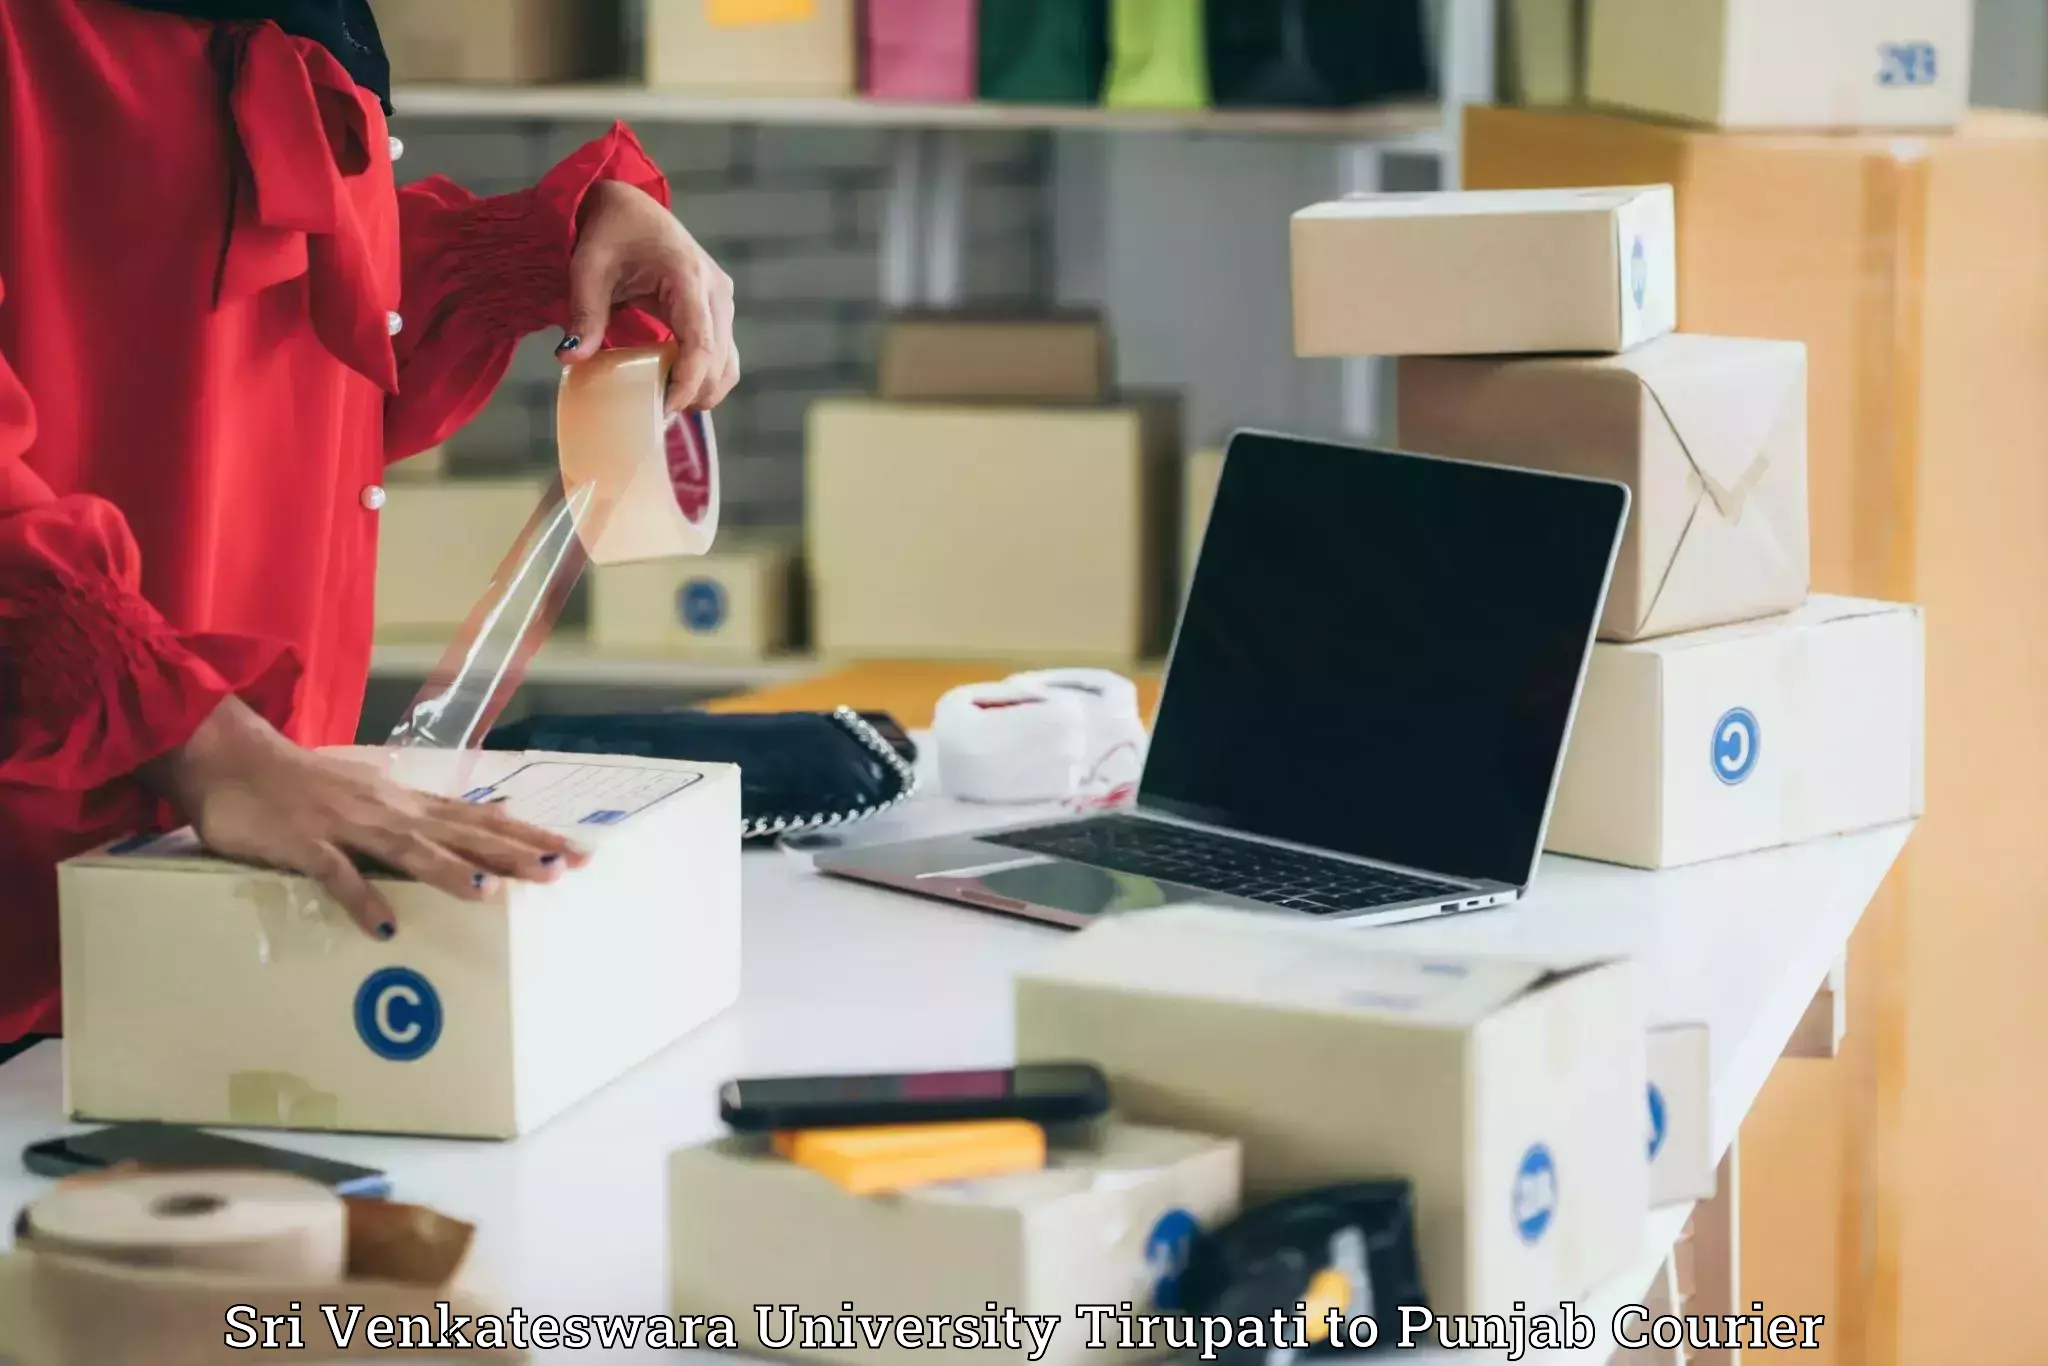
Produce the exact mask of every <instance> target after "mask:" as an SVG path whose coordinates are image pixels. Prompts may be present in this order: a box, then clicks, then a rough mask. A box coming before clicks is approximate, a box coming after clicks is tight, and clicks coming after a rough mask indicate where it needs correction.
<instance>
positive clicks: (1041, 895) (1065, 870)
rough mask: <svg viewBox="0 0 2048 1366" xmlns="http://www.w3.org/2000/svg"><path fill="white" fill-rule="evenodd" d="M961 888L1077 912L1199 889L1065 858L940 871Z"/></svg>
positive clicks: (1143, 903)
mask: <svg viewBox="0 0 2048 1366" xmlns="http://www.w3.org/2000/svg"><path fill="white" fill-rule="evenodd" d="M940 876H942V877H944V878H945V879H946V880H947V881H949V882H953V883H954V884H955V885H956V886H961V887H979V888H981V889H982V890H983V891H986V892H988V893H990V894H991V895H993V896H997V897H1001V898H1003V899H1005V900H1010V901H1021V902H1024V903H1025V904H1026V905H1032V906H1050V907H1053V908H1055V909H1057V910H1062V911H1071V912H1073V913H1075V914H1077V915H1107V914H1109V913H1111V912H1113V911H1142V910H1150V909H1152V908H1154V907H1158V906H1169V905H1173V904H1176V903H1179V902H1185V901H1190V900H1193V899H1194V898H1195V897H1196V896H1199V895H1200V894H1199V893H1197V892H1195V891H1193V890H1192V889H1190V888H1186V887H1182V886H1179V885H1177V884H1174V883H1169V882H1158V881H1155V880H1154V879H1152V878H1148V877H1135V876H1133V875H1132V874H1130V873H1113V872H1110V871H1109V870H1108V869H1105V868H1091V867H1089V866H1088V865H1087V864H1085V863H1070V862H1068V861H1067V860H1065V859H1046V860H1044V861H1035V862H1030V863H1024V862H1022V861H1019V862H1018V863H1013V864H1009V865H1008V866H1004V865H1001V864H998V865H993V866H988V867H983V868H962V869H955V870H952V871H951V872H949V873H945V874H941V875H940Z"/></svg>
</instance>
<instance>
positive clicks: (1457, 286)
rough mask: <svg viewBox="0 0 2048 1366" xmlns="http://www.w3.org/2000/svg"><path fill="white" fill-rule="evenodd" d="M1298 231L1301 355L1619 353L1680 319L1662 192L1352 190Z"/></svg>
mask: <svg viewBox="0 0 2048 1366" xmlns="http://www.w3.org/2000/svg"><path fill="white" fill-rule="evenodd" d="M1292 234H1293V254H1294V350H1295V353H1296V354H1297V355H1302V356H1451V355H1498V354H1507V353H1514V354H1521V353H1529V352H1559V351H1577V352H1594V353H1609V354H1611V353H1613V352H1617V351H1626V350H1628V349H1629V348H1630V347H1632V346H1640V345H1641V344H1642V343H1644V342H1646V341H1649V340H1651V339H1652V338H1655V337H1661V336H1663V335H1664V334H1665V333H1666V332H1669V331H1671V330H1672V328H1674V327H1675V326H1677V323H1678V298H1677V280H1678V265H1677V256H1676V247H1675V243H1674V233H1673V230H1672V201H1671V190H1670V188H1669V187H1668V186H1663V185H1654V186H1638V187H1634V188H1627V189H1593V190H1517V191H1494V192H1483V193H1482V192H1476V191H1473V192H1463V193H1448V194H1374V195H1353V196H1352V197H1350V198H1348V199H1339V200H1334V201H1332V202H1330V203H1327V204H1316V205H1312V206H1310V207H1309V208H1306V209H1302V210H1301V211H1300V212H1298V213H1296V214H1295V215H1294V221H1293V228H1292Z"/></svg>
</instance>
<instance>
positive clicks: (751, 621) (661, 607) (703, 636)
mask: <svg viewBox="0 0 2048 1366" xmlns="http://www.w3.org/2000/svg"><path fill="white" fill-rule="evenodd" d="M798 540H799V537H798V536H797V534H796V533H794V532H791V533H788V534H786V535H777V534H774V533H753V534H749V533H747V532H744V531H739V532H727V533H725V534H724V535H721V536H720V537H719V539H718V545H717V548H716V549H714V550H712V551H711V552H710V553H709V554H707V555H703V556H700V557H697V558H695V559H684V560H650V561H646V562H644V563H640V564H615V565H596V566H593V567H592V569H591V571H590V643H591V644H592V645H593V646H595V647H596V648H597V649H600V650H609V651H616V652H619V653H624V654H633V653H638V654H660V655H665V656H672V657H676V658H702V659H725V660H751V659H767V658H769V657H771V656H774V655H778V654H781V653H783V652H784V651H786V650H788V649H789V648H790V647H791V646H792V645H793V644H795V642H796V626H797V613H796V611H795V607H796V599H797V545H798Z"/></svg>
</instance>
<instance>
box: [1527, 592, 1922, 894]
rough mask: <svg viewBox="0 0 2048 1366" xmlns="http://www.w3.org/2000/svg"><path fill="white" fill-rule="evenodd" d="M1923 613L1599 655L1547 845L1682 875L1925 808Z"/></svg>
mask: <svg viewBox="0 0 2048 1366" xmlns="http://www.w3.org/2000/svg"><path fill="white" fill-rule="evenodd" d="M1923 648H1924V644H1923V631H1922V626H1921V615H1920V609H1919V608H1917V607H1909V606H1902V605H1899V604H1895V603H1887V602H1871V601H1866V600H1864V599H1860V598H1837V597H1816V598H1814V599H1813V600H1812V601H1811V602H1809V603H1808V604H1807V605H1806V606H1805V607H1802V608H1801V609H1799V610H1798V611H1797V612H1792V613H1788V614H1786V615H1784V616H1780V617H1771V618H1767V619H1765V620H1762V621H1753V622H1748V623H1745V624H1742V625H1739V626H1720V627H1715V628H1714V629H1712V630H1707V631H1694V632H1691V633H1689V634H1686V635H1682V636H1665V637H1663V638H1662V639H1659V640H1650V641H1640V642H1637V643H1636V644H1633V645H1605V644H1603V645H1597V646H1595V647H1594V649H1593V659H1592V663H1591V665H1590V667H1589V668H1588V669H1587V672H1586V684H1585V690H1584V692H1583V693H1582V694H1581V696H1580V699H1579V711H1578V717H1577V719H1576V720H1575V721H1574V723H1573V725H1572V736H1571V744H1570V746H1569V747H1568V749H1567V750H1566V752H1565V760H1564V776H1563V778H1562V779H1561V780H1560V782H1559V785H1558V792H1557V804H1556V807H1555V808H1554V809H1553V810H1552V812H1551V816H1550V829H1549V835H1548V837H1547V839H1546V841H1545V846H1546V847H1547V848H1549V849H1551V850H1552V851H1553V852H1556V853H1560V854H1576V855H1578V856H1579V857H1581V858H1593V859H1602V860H1604V861H1606V862H1609V863H1622V864H1628V865H1630V866H1632V867H1637V868H1672V867H1677V866H1679V865H1681V864H1688V863H1699V862H1701V861H1703V860H1706V859H1712V858H1720V857H1722V856H1724V855H1728V854H1744V853H1749V852H1751V851H1752V850H1757V849H1770V848H1774V847H1776V846H1778V845H1783V844H1797V843H1800V842H1802V841H1805V840H1810V839H1817V838H1819V837H1821V836H1823V835H1835V834H1842V833H1845V832H1847V831H1851V830H1862V829H1866V828H1869V827H1871V826H1878V825H1889V824H1891V823H1893V822H1895V821H1904V820H1911V819H1913V818H1915V817H1917V816H1919V815H1920V814H1921V812H1922V811H1923V809H1924V808H1925V802H1926V797H1925V776H1924V773H1923V754H1922V751H1923V748H1924V744H1923V735H1924V731H1925V722H1924V702H1923V680H1922V673H1923V664H1922V656H1923Z"/></svg>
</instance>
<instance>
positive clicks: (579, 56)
mask: <svg viewBox="0 0 2048 1366" xmlns="http://www.w3.org/2000/svg"><path fill="white" fill-rule="evenodd" d="M377 31H378V34H379V36H381V37H382V38H383V40H384V47H385V50H386V51H387V52H389V53H390V55H391V77H392V79H393V80H395V81H397V82H399V83H401V84H421V83H427V84H431V83H446V84H452V85H514V84H523V83H531V82H536V81H574V80H584V79H588V78H590V77H594V76H606V75H612V74H614V73H616V72H617V70H618V61H619V55H620V51H621V28H620V23H619V9H618V4H617V3H616V0H432V3H429V4H421V3H419V0H407V3H403V4H397V5H381V6H379V7H378V9H377Z"/></svg>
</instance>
